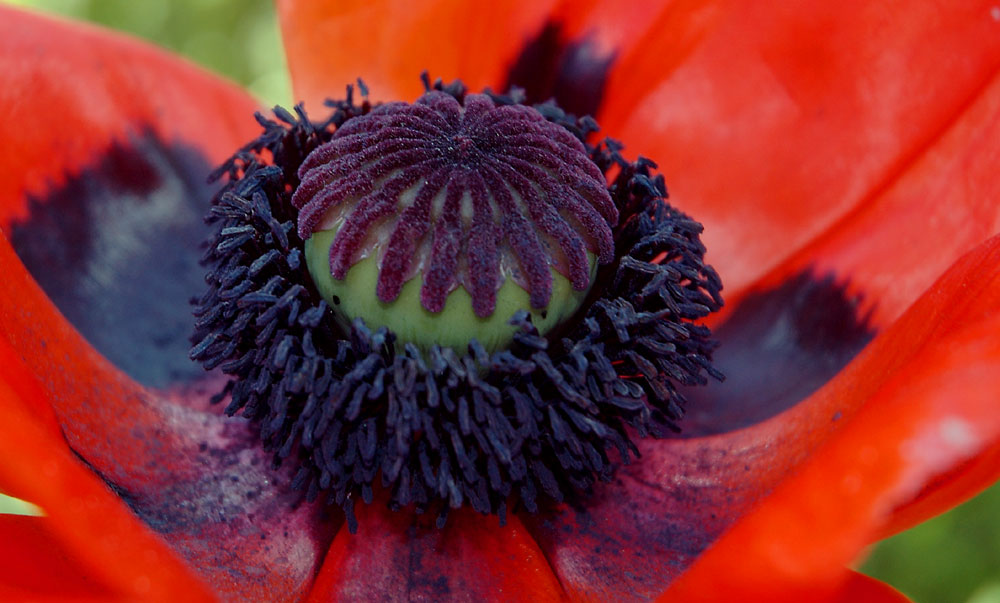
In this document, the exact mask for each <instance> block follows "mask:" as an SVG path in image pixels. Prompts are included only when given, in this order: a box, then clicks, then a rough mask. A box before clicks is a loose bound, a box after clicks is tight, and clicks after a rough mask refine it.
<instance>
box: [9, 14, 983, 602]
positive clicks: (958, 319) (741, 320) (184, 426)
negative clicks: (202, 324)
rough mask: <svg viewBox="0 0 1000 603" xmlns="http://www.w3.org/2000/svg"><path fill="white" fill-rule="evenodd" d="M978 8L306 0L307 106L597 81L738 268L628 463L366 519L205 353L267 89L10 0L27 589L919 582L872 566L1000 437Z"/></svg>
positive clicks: (15, 537) (240, 591)
mask: <svg viewBox="0 0 1000 603" xmlns="http://www.w3.org/2000/svg"><path fill="white" fill-rule="evenodd" d="M952 4H953V3H944V2H941V3H939V4H937V5H935V4H934V3H924V4H922V5H921V6H919V7H914V6H909V5H906V6H895V5H893V4H892V3H889V2H880V3H870V2H868V3H861V2H858V3H857V6H844V5H843V4H842V3H841V4H838V5H837V7H836V9H834V8H830V7H828V6H827V3H823V2H819V1H817V2H814V3H797V4H796V5H795V6H794V7H787V8H786V7H781V8H779V7H776V6H771V5H765V4H762V3H753V2H744V3H740V2H733V3H724V2H699V1H694V0H690V1H678V2H669V3H667V2H648V3H642V4H637V5H635V10H629V11H625V10H623V9H622V8H621V5H620V4H618V3H613V2H610V1H609V2H599V1H596V0H595V1H592V2H582V3H569V2H562V3H559V2H532V3H498V4H495V5H493V4H491V5H490V6H488V7H487V6H484V7H479V6H475V7H473V6H472V5H467V3H464V2H445V1H438V2H414V1H411V2H406V3H400V4H398V5H397V4H396V3H394V2H371V3H349V2H341V3H332V2H331V3H320V2H306V1H302V2H280V3H279V9H280V17H281V20H282V25H283V27H284V28H285V32H286V44H287V48H288V54H289V58H290V60H291V61H292V65H291V68H292V72H293V74H294V76H295V79H296V87H297V89H298V90H299V94H300V95H302V98H305V99H306V100H307V101H308V102H309V103H310V106H311V107H315V106H316V102H317V100H318V99H320V98H321V97H322V96H326V95H336V94H339V91H340V90H341V89H342V86H343V85H344V84H345V83H348V82H349V81H351V80H353V78H355V77H357V76H362V77H364V78H365V80H366V81H367V83H368V84H369V85H370V86H371V87H372V89H373V95H374V97H375V98H389V97H402V98H404V99H411V98H412V97H413V96H415V95H416V93H417V92H418V90H419V83H418V80H417V79H416V75H417V74H418V72H419V71H420V70H422V69H429V70H431V72H432V75H433V76H440V77H443V78H446V79H450V78H453V77H462V78H463V79H465V80H466V82H467V83H469V84H470V85H472V86H473V87H479V86H483V85H492V86H494V87H495V88H498V87H501V86H505V85H507V84H510V83H512V84H517V85H521V86H523V87H525V89H526V90H528V91H529V93H530V94H532V95H533V96H534V97H535V98H536V99H539V100H540V99H542V98H544V97H545V96H548V95H554V96H556V97H557V98H566V99H575V100H568V102H573V103H578V104H576V105H567V106H574V107H578V108H579V110H581V111H582V110H587V111H592V112H595V113H596V114H597V115H598V116H599V117H600V118H601V119H602V120H603V122H604V124H605V126H606V128H607V130H608V132H609V133H610V134H612V135H615V136H619V137H622V138H623V139H624V141H625V142H626V143H627V144H628V145H629V148H630V149H633V152H635V151H638V152H642V153H644V154H648V155H651V156H653V157H654V158H656V159H657V160H658V161H660V163H661V166H662V168H663V171H664V172H665V173H666V176H667V179H668V182H671V183H674V184H673V191H674V193H675V201H676V203H677V204H678V205H679V206H680V207H681V208H682V209H684V210H686V211H689V212H691V213H693V214H694V215H695V216H696V217H698V218H700V219H702V220H704V221H705V222H706V227H707V238H708V240H709V242H710V244H712V245H713V247H712V252H711V254H712V256H711V257H712V259H713V261H714V262H715V263H716V265H717V267H719V268H720V269H721V272H722V275H723V278H724V279H727V280H728V282H729V283H731V286H730V301H731V302H733V303H731V309H730V310H729V311H728V313H727V314H726V315H725V316H723V317H722V318H721V319H720V320H719V321H718V325H717V333H718V335H719V338H720V339H721V340H722V341H723V346H722V348H721V349H720V351H719V355H718V358H717V359H718V364H719V366H720V368H721V369H722V370H723V371H724V372H725V373H727V375H729V377H730V378H729V379H728V380H727V382H726V383H725V384H721V385H716V386H712V387H710V388H705V389H704V391H698V392H695V391H692V392H691V395H690V397H691V409H690V413H689V418H688V419H687V420H686V421H687V422H686V423H685V425H684V427H685V429H684V431H683V433H682V434H681V435H680V436H679V437H676V438H672V439H668V440H661V441H643V443H642V445H641V450H642V455H643V456H642V458H641V459H640V460H639V461H638V462H636V463H634V464H632V465H630V466H628V467H623V468H622V469H621V470H620V471H619V472H618V474H617V477H616V479H615V481H614V483H610V484H603V485H601V486H600V487H599V488H597V489H596V490H595V492H594V493H593V495H591V496H590V497H588V498H587V499H585V500H582V501H579V504H574V505H573V506H565V507H562V508H557V509H553V510H550V511H549V512H547V513H544V514H540V515H537V516H530V515H524V514H519V513H515V514H512V515H511V517H510V518H509V522H508V524H507V525H506V526H504V527H500V526H498V525H497V523H496V519H495V518H484V517H480V516H477V515H474V514H471V513H467V512H464V511H463V512H459V513H455V514H453V516H452V517H451V518H450V519H449V521H448V524H447V525H446V526H445V528H444V529H443V530H437V529H436V528H434V527H432V526H429V523H430V522H429V521H428V519H427V518H424V517H420V516H417V515H413V514H411V513H407V512H403V513H392V512H389V511H388V510H386V508H385V506H384V505H382V504H378V502H376V504H374V505H372V506H363V505H359V506H358V520H359V524H360V529H359V531H358V533H357V534H356V535H351V534H349V533H348V532H347V531H346V530H340V529H339V527H340V523H341V522H340V521H339V518H338V517H337V516H336V514H334V515H335V516H334V517H332V518H328V519H324V518H322V517H320V515H321V513H322V509H321V508H319V507H318V506H316V505H301V506H294V503H295V501H296V495H295V493H293V492H290V491H289V490H288V488H287V484H288V481H289V479H288V478H289V476H288V474H287V473H285V472H283V471H271V470H269V469H268V466H269V462H270V459H269V458H266V456H265V455H264V454H263V453H261V452H260V451H259V450H258V448H257V447H256V445H255V444H254V436H253V430H252V428H251V427H250V426H248V425H246V424H245V423H243V422H242V421H240V420H239V419H225V418H222V417H220V416H219V415H218V414H217V413H216V412H212V411H210V410H209V409H208V408H207V405H206V404H205V401H206V400H207V398H208V396H209V395H210V392H212V391H216V390H217V388H218V386H219V383H218V381H217V379H216V378H215V377H213V376H211V375H208V376H205V375H202V374H201V373H200V372H199V371H197V370H194V369H193V368H192V364H191V363H190V362H189V361H188V360H187V355H186V346H187V342H186V334H187V333H188V331H189V326H188V324H189V321H190V318H189V317H188V312H189V307H188V305H187V301H188V298H189V297H190V296H191V295H193V294H197V293H198V292H199V291H200V290H201V287H202V284H201V280H200V279H201V276H200V273H199V270H198V266H197V258H198V256H199V250H198V244H199V241H201V240H202V238H203V236H204V234H205V232H204V230H203V228H204V227H203V225H202V224H201V220H200V218H201V213H202V212H203V211H204V208H205V207H207V199H208V198H209V195H210V193H211V191H210V190H209V189H208V188H207V187H206V186H205V185H204V184H203V182H204V175H205V174H206V173H207V171H208V170H209V169H210V168H211V166H212V165H213V164H214V163H216V162H218V161H219V160H221V159H222V158H224V156H225V155H227V154H228V153H230V152H231V151H232V150H234V149H235V148H236V147H238V146H239V145H240V144H241V143H242V142H243V141H245V140H246V139H249V138H250V137H251V136H252V135H253V133H254V127H253V123H252V120H251V119H250V114H251V112H252V111H253V107H254V105H253V103H252V101H251V100H250V99H248V98H247V97H245V96H244V95H242V94H241V93H239V92H238V91H235V90H233V89H232V88H231V87H230V86H228V85H226V84H223V83H220V82H218V81H216V80H214V79H212V78H209V77H207V76H205V75H204V74H203V73H201V72H199V71H198V70H196V69H194V68H192V67H190V66H188V65H186V64H184V63H181V62H178V61H176V60H173V59H170V58H168V57H166V56H165V55H163V54H162V53H161V52H159V51H156V50H153V49H150V48H149V47H146V46H144V45H141V44H139V43H136V42H133V41H130V40H127V39H123V38H120V37H117V36H113V35H110V34H105V33H99V32H97V31H95V30H93V29H90V28H85V27H81V26H76V25H69V24H63V23H57V22H52V21H49V20H46V19H42V18H40V17H36V16H32V15H29V14H24V13H20V12H16V11H13V10H10V9H0V107H2V109H3V112H4V115H5V116H7V117H8V118H7V119H4V120H2V121H0V139H2V140H4V145H3V148H2V150H0V153H3V156H2V157H0V159H2V161H0V175H2V178H0V229H2V232H3V237H2V239H0V267H2V273H3V275H4V288H3V289H2V290H0V412H2V413H3V417H4V421H3V422H0V455H2V456H0V458H3V459H4V462H3V463H2V464H0V491H3V492H5V493H9V494H11V495H14V496H18V497H20V498H24V499H26V500H29V501H31V502H33V503H35V504H37V505H39V506H40V507H41V508H42V509H43V510H44V511H45V512H46V514H47V515H46V517H43V518H37V517H16V518H12V517H2V518H0V519H2V521H0V542H2V543H4V544H3V545H0V559H2V560H4V561H5V563H3V564H0V597H8V595H9V597H8V598H18V597H20V598H23V597H24V596H25V595H29V594H30V596H32V597H33V598H37V599H46V598H47V599H49V600H63V599H66V598H71V597H76V598H82V599H86V598H89V599H101V598H119V599H120V598H125V599H141V598H144V597H145V598H150V599H157V600H178V599H197V598H199V597H200V598H211V597H212V596H213V595H214V596H218V597H221V598H224V599H231V600H245V599H296V598H303V597H306V598H309V599H310V600H316V601H325V600H340V599H351V598H358V597H364V598H369V599H394V598H395V599H407V598H417V599H420V598H424V599H433V600H443V599H458V600H483V599H486V600H490V599H492V600H505V601H507V600H524V601H529V600H531V601H535V600H558V599H566V598H569V599H577V598H582V599H592V600H633V599H650V598H655V597H657V596H661V595H662V596H663V597H664V598H665V600H670V601H675V600H676V601H686V600H697V601H703V600H790V601H795V600H809V601H824V600H827V601H854V600H871V601H898V600H901V597H900V596H899V595H898V593H895V592H893V591H891V589H887V588H885V587H883V586H882V585H879V584H877V583H874V582H873V581H871V580H868V579H865V578H864V577H861V576H859V575H857V574H854V573H852V572H848V571H846V570H844V569H843V568H844V566H845V564H847V563H848V562H849V561H850V560H851V559H853V558H854V557H855V556H856V555H857V554H858V553H859V552H860V551H861V550H862V548H863V547H864V546H865V545H866V544H868V543H870V542H871V541H872V540H873V539H874V538H877V537H878V536H880V535H882V534H884V533H886V532H890V531H893V530H896V529H900V528H902V527H905V526H907V525H910V524H911V523H914V522H917V521H920V520H922V519H923V518H925V517H927V516H929V515H932V514H934V513H936V512H938V511H940V510H941V509H944V508H947V507H948V506H950V505H952V504H954V503H956V502H957V501H959V500H962V499H964V498H965V497H967V496H969V495H971V494H972V493H974V492H976V491H977V490H978V489H980V488H981V487H982V486H983V485H984V484H987V483H990V482H991V481H993V480H995V479H996V478H997V473H998V466H1000V464H998V463H996V462H994V461H995V460H996V458H997V456H998V454H1000V452H998V450H1000V419H998V416H1000V415H997V414H996V413H995V412H994V410H993V409H992V408H991V400H992V399H991V396H992V395H993V394H994V392H996V391H997V390H998V389H1000V370H998V368H1000V367H998V366H997V364H998V363H1000V239H998V238H989V237H990V236H991V235H993V234H995V233H996V232H997V230H998V228H997V225H998V219H1000V217H998V213H1000V209H998V208H1000V203H998V202H997V200H998V197H1000V195H998V192H1000V191H998V186H1000V185H998V183H997V181H996V179H994V178H991V177H990V172H991V170H990V166H993V165H996V163H997V158H998V154H1000V131H998V128H1000V120H998V115H1000V84H998V83H997V80H996V78H995V76H994V71H995V68H996V66H997V65H998V64H1000V56H998V54H1000V52H998V49H1000V36H998V35H996V34H997V31H998V30H997V29H996V27H997V24H996V23H995V22H994V19H993V17H992V13H991V12H990V7H989V6H988V5H986V4H980V3H976V2H971V3H962V4H961V6H953V5H952ZM630 6H631V5H630ZM945 83H946V84H947V85H944V84H945ZM720 174H723V175H724V177H720V176H719V175H720ZM15 543H23V544H21V545H18V544H15ZM29 557H30V558H31V559H32V560H37V563H38V564H45V565H44V567H47V568H53V571H58V572H59V573H60V575H63V576H65V577H66V580H65V581H62V582H61V583H60V584H58V585H56V584H52V583H51V582H53V581H51V580H46V579H45V576H44V575H42V574H40V573H39V571H38V570H37V567H38V565H32V564H27V563H24V561H23V560H24V559H27V558H29Z"/></svg>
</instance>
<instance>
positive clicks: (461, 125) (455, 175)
mask: <svg viewBox="0 0 1000 603" xmlns="http://www.w3.org/2000/svg"><path fill="white" fill-rule="evenodd" d="M298 176H299V178H300V179H301V181H302V183H301V185H300V186H299V188H298V189H297V190H296V191H295V195H294V196H293V197H292V204H293V205H294V206H295V207H297V208H299V209H300V213H299V218H298V234H299V236H300V237H301V238H302V239H307V238H309V236H310V235H312V233H313V232H315V231H316V230H320V229H326V228H330V227H331V224H329V223H324V222H325V221H326V222H329V218H328V216H329V213H328V212H330V211H331V210H334V211H337V212H339V213H338V216H340V217H342V218H343V222H342V224H341V225H340V227H339V230H338V232H337V235H336V236H335V237H334V240H333V244H332V245H331V246H330V268H331V274H332V275H333V276H334V277H335V278H338V279H343V278H344V277H345V276H346V275H347V271H348V270H349V269H350V267H351V266H352V265H353V264H354V263H355V262H356V261H358V260H360V259H361V258H362V257H363V255H365V254H366V253H367V252H368V251H369V250H367V249H366V248H365V247H366V246H365V243H366V239H367V238H369V232H370V230H371V229H373V228H379V229H383V228H385V229H386V230H387V232H388V231H391V232H390V234H388V235H387V237H386V238H384V240H383V241H381V242H379V243H378V245H379V246H380V247H381V249H382V251H381V253H382V256H381V261H380V271H379V277H378V284H377V289H376V294H377V295H378V298H379V299H380V300H382V301H384V302H390V301H392V300H394V299H396V297H397V296H398V295H399V293H400V291H401V290H402V288H403V285H404V284H405V282H406V281H407V280H409V279H410V278H411V277H412V276H413V273H414V272H416V271H417V270H420V271H421V272H422V276H423V287H422V289H421V291H420V299H421V303H422V305H423V306H424V308H426V309H427V310H429V311H431V312H439V311H441V310H442V309H443V308H444V304H445V300H446V298H447V296H448V294H449V293H450V292H451V291H452V289H454V288H455V287H456V286H458V285H459V284H461V285H464V286H465V288H466V290H467V291H468V292H469V293H470V294H471V296H472V299H473V310H474V311H475V313H476V315H477V316H481V317H486V316H489V315H490V314H492V313H493V309H494V308H495V307H496V291H497V289H499V288H500V285H502V284H503V279H504V275H503V274H502V267H503V266H504V265H510V266H512V267H516V269H514V270H512V272H513V274H512V278H514V280H515V282H517V283H518V284H519V285H521V286H522V287H523V288H524V289H525V290H527V291H528V293H529V296H530V302H531V305H532V307H535V308H544V307H545V306H547V305H548V303H549V298H550V297H551V294H552V274H551V272H550V270H549V267H550V266H553V267H555V268H556V269H557V270H559V271H560V272H561V273H563V274H564V275H565V276H566V277H567V278H568V279H569V281H570V283H571V284H572V286H573V288H574V289H576V290H578V291H583V290H585V289H587V288H588V287H589V286H590V262H589V260H588V258H587V251H588V250H590V251H592V252H594V253H595V254H596V255H597V257H598V261H599V262H600V263H601V264H607V263H609V262H611V261H612V260H613V259H614V237H613V235H612V232H611V228H612V227H613V226H614V225H615V224H617V222H618V210H617V208H615V205H614V203H612V201H611V197H610V196H609V195H608V191H607V189H606V184H605V179H604V175H603V174H602V173H601V171H600V170H599V169H598V168H597V166H596V165H594V163H593V162H592V161H591V160H590V158H589V157H588V154H587V150H586V148H584V146H583V144H582V143H581V142H580V140H578V139H577V138H576V137H575V136H573V135H572V134H571V133H570V132H568V131H567V130H566V129H565V128H563V127H561V126H559V125H556V124H554V123H552V122H550V121H547V120H546V119H545V118H544V117H543V116H542V115H541V114H540V113H539V112H538V111H537V110H535V109H532V108H530V107H526V106H523V105H517V104H508V105H499V106H498V105H497V104H496V103H495V102H494V101H493V99H491V98H490V97H489V96H486V95H482V94H468V95H465V97H464V101H463V102H459V101H458V100H457V99H456V98H455V96H453V95H451V94H448V93H446V92H441V91H431V92H428V93H427V94H425V95H424V96H422V97H421V98H420V99H419V100H417V102H416V103H415V104H412V105H411V104H407V103H388V104H385V105H382V106H380V107H377V108H375V109H373V110H372V111H371V113H369V114H367V115H364V116H360V117H356V118H354V119H352V120H350V121H349V122H347V123H345V124H344V125H343V126H342V127H341V128H339V129H338V130H337V131H336V132H335V133H334V134H333V138H332V140H331V141H330V142H328V143H326V144H323V145H321V146H320V147H318V148H317V149H316V150H315V151H313V152H312V153H311V154H310V155H309V156H308V157H307V158H306V160H305V161H304V162H303V163H302V165H301V167H300V168H299V171H298ZM407 192H409V193H410V194H412V195H413V197H412V201H410V202H409V204H407V202H406V201H404V199H405V197H406V194H407ZM581 233H582V234H581ZM428 236H430V243H429V244H424V240H425V238H426V237H428ZM462 257H464V258H465V261H464V262H462V261H460V258H462Z"/></svg>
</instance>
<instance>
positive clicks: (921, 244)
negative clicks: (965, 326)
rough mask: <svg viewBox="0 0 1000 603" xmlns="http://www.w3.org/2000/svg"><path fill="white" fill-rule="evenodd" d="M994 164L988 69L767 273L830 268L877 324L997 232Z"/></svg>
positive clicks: (998, 107)
mask: <svg viewBox="0 0 1000 603" xmlns="http://www.w3.org/2000/svg"><path fill="white" fill-rule="evenodd" d="M997 37H998V38H1000V24H998V25H997ZM998 162H1000V77H993V78H992V79H991V80H990V81H989V82H988V83H987V84H986V85H985V86H984V87H982V88H981V89H980V90H978V91H977V94H976V96H975V98H973V99H971V100H970V101H969V102H968V104H967V105H966V106H964V107H963V110H962V113H961V114H960V115H958V116H956V117H955V118H954V121H952V122H951V123H949V124H947V127H946V128H945V129H943V130H942V131H941V132H939V133H938V136H937V138H936V139H935V140H934V142H933V143H932V144H929V145H928V146H926V147H924V148H922V149H921V153H920V155H919V157H915V158H914V159H913V160H912V161H911V162H910V163H909V164H908V165H907V166H906V169H905V170H904V171H901V172H900V173H898V174H896V175H895V176H894V180H893V181H892V182H886V183H884V184H883V185H882V187H881V188H880V189H879V190H878V191H875V192H874V193H873V194H872V195H871V196H870V197H869V198H868V199H866V201H865V203H864V205H863V206H861V207H859V208H857V209H856V210H855V211H854V212H853V213H852V214H851V215H850V216H848V217H845V218H844V219H843V220H842V221H841V222H840V223H839V224H837V225H836V227H834V228H832V229H830V230H829V231H828V232H826V233H824V234H823V236H821V237H820V238H819V239H817V240H816V241H815V242H814V243H813V244H811V245H809V246H808V247H806V248H805V249H803V250H802V251H800V252H799V253H798V254H796V255H795V256H794V257H793V258H791V260H789V261H788V262H786V263H785V264H784V265H782V266H781V267H780V268H778V269H777V270H776V271H775V272H774V273H772V274H771V275H769V276H768V278H767V279H766V280H768V281H770V280H775V279H777V280H780V279H782V278H783V275H784V274H789V273H795V272H798V271H800V270H803V269H807V268H809V269H811V270H813V271H814V272H817V273H821V274H824V273H829V274H833V275H836V276H837V277H838V278H841V279H843V280H846V281H848V284H849V286H850V288H851V289H852V290H853V291H855V292H857V293H858V294H859V295H861V296H862V298H863V299H864V301H865V303H864V304H863V306H862V308H861V312H862V313H864V314H870V316H871V320H872V322H873V323H874V324H875V325H876V326H877V327H880V328H881V327H884V326H886V325H888V324H891V322H892V321H893V320H895V319H896V318H897V317H899V315H900V314H902V312H903V311H904V310H905V309H906V308H907V307H908V306H909V305H910V304H911V303H913V300H914V299H916V298H917V296H919V295H920V294H921V293H922V292H923V291H925V290H926V289H927V288H928V287H929V286H930V285H931V283H933V282H934V280H935V279H936V278H937V277H938V275H940V274H941V273H942V272H943V271H944V270H945V269H946V268H947V267H948V266H949V265H950V264H951V262H953V261H954V258H957V257H958V256H960V255H962V254H963V253H965V252H967V251H969V250H970V249H972V248H973V247H974V246H975V245H977V244H978V243H980V242H981V241H983V240H985V239H986V238H987V237H989V236H991V235H993V234H994V233H996V232H998V231H1000V204H998V203H997V199H1000V178H997V177H996V166H997V164H998Z"/></svg>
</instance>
